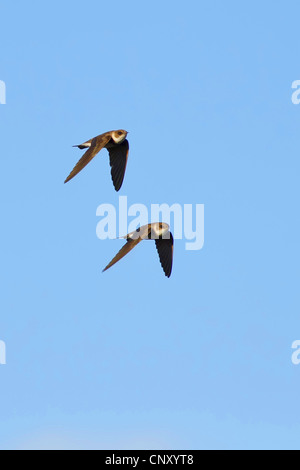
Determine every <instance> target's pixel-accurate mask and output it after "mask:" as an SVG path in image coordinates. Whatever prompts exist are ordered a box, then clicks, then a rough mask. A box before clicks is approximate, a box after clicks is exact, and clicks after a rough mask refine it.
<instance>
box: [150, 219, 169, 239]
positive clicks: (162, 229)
mask: <svg viewBox="0 0 300 470" xmlns="http://www.w3.org/2000/svg"><path fill="white" fill-rule="evenodd" d="M151 230H152V232H153V235H154V238H160V237H163V236H164V235H165V234H167V233H169V230H170V227H169V225H168V224H165V223H164V222H157V223H155V224H152V226H151Z"/></svg>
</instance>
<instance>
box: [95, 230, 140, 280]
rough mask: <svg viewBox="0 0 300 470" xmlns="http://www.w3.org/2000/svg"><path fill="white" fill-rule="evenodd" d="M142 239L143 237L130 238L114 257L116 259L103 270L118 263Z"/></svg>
mask: <svg viewBox="0 0 300 470" xmlns="http://www.w3.org/2000/svg"><path fill="white" fill-rule="evenodd" d="M141 241H142V238H137V239H132V238H129V239H128V240H127V243H126V245H124V246H123V248H121V250H120V251H119V253H118V254H117V255H116V256H115V257H114V259H113V260H112V261H111V262H110V263H109V264H108V265H107V266H106V268H105V269H103V271H102V272H104V271H107V270H108V269H109V268H111V267H112V266H113V265H114V264H116V263H117V262H118V261H120V259H122V258H124V256H126V255H127V254H128V253H129V252H130V251H131V250H133V248H134V247H135V246H137V245H138V244H139V243H140V242H141Z"/></svg>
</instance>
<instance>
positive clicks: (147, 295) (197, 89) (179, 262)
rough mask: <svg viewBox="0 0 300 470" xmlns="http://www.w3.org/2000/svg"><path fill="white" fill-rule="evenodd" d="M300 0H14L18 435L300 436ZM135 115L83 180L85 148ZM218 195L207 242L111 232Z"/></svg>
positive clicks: (4, 115)
mask: <svg viewBox="0 0 300 470" xmlns="http://www.w3.org/2000/svg"><path fill="white" fill-rule="evenodd" d="M299 13H300V6H299V2H296V1H290V2H288V3H283V2H271V1H267V0H266V1H264V2H263V3H262V2H258V1H253V2H251V4H248V5H245V4H241V2H236V1H228V2H223V1H211V2H204V1H191V0H190V1H187V2H179V1H172V2H170V1H166V2H158V1H157V0H154V1H152V2H151V3H149V4H145V3H142V2H137V1H130V0H129V1H128V2H126V4H125V3H124V2H121V1H118V0H117V1H115V2H114V3H113V4H111V3H109V2H102V1H96V0H86V1H85V2H82V1H76V0H75V1H72V2H68V1H65V2H58V1H56V0H52V1H51V2H38V1H33V0H30V1H28V2H23V1H20V0H16V1H14V2H1V5H0V16H1V29H0V39H1V64H0V80H3V81H5V83H6V87H7V104H6V105H0V135H1V155H2V171H1V176H0V179H1V184H0V209H1V220H2V225H1V226H2V230H1V234H0V238H1V246H2V254H1V267H0V282H1V286H2V289H1V292H2V295H1V299H0V311H1V315H0V340H2V341H5V343H6V348H7V364H6V365H1V366H0V448H1V449H36V448H41V449H44V448H49V449H51V448H62V449H64V448H68V449H69V448H70V449H90V448H92V449H116V448H119V449H134V448H137V449H139V448H141V449H143V448H144V449H148V448H153V449H163V448H166V449H220V448H222V449H232V448H233V449H248V448H250V449H252V448H255V449H260V448H268V449H274V448H275V449H276V448H282V449H289V448H293V449H299V448H300V445H299V442H300V409H299V386H300V366H298V367H297V366H295V365H293V364H292V362H291V355H292V349H291V345H292V343H293V341H295V340H297V339H299V338H300V316H299V312H300V302H299V274H300V273H299V265H300V263H299V261H300V256H299V255H300V251H299V229H300V225H299V203H298V201H299V170H300V165H299V126H300V106H295V105H293V104H292V101H291V96H292V88H291V86H292V82H293V81H294V80H299V79H300V70H299V41H300V39H299V22H298V18H299ZM118 128H125V129H127V130H128V131H130V134H129V137H130V157H129V163H128V170H127V173H126V178H125V182H124V185H123V187H122V189H121V191H120V193H119V194H117V193H115V191H114V190H113V186H112V184H111V180H110V175H109V169H108V168H109V166H108V157H107V154H106V151H104V152H103V153H102V154H101V156H100V155H99V156H98V158H97V159H95V161H93V162H92V163H91V164H90V165H89V167H87V168H86V169H85V171H84V172H82V173H81V174H80V175H79V176H78V177H76V179H74V180H73V181H72V182H70V183H69V184H68V185H64V184H63V181H64V179H65V178H66V176H67V175H68V174H69V172H70V170H71V169H72V168H73V165H74V164H75V163H76V161H77V159H78V158H79V155H80V152H79V151H78V150H77V149H73V148H72V145H74V144H78V143H80V142H82V141H84V140H86V139H89V138H91V137H93V136H95V135H97V134H100V133H102V132H105V131H108V130H111V129H118ZM119 195H123V196H128V202H129V204H133V203H144V204H146V205H150V204H151V203H168V204H172V203H179V204H194V205H195V204H205V245H204V248H203V250H201V251H198V252H191V251H190V252H189V251H185V241H184V240H183V241H176V244H175V252H174V255H175V256H174V270H173V275H172V277H171V279H170V280H168V279H166V278H165V277H164V275H163V272H162V270H161V268H160V266H159V263H158V259H157V255H156V254H155V248H154V246H153V244H152V243H143V244H141V245H140V246H139V247H138V248H137V249H136V251H135V252H132V253H131V254H130V256H128V258H127V259H126V260H124V261H122V262H121V263H119V264H118V265H117V266H115V267H114V268H113V269H111V270H110V271H108V272H107V273H105V274H102V273H101V271H102V269H103V267H104V266H105V265H106V264H107V263H108V262H109V261H110V259H111V258H112V257H113V256H114V254H115V253H116V252H117V250H118V249H119V248H120V246H121V245H122V242H120V241H112V240H107V241H100V240H98V239H97V237H96V225H97V222H98V219H97V217H96V209H97V207H98V206H99V204H102V203H111V204H115V205H116V206H117V204H118V197H119Z"/></svg>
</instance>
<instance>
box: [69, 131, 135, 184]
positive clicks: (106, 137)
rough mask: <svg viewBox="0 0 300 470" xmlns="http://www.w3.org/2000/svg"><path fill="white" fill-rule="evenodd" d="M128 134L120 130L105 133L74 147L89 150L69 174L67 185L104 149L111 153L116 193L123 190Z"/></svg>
mask: <svg viewBox="0 0 300 470" xmlns="http://www.w3.org/2000/svg"><path fill="white" fill-rule="evenodd" d="M127 134H128V132H127V131H124V130H123V129H120V130H118V131H110V132H105V134H101V135H98V136H97V137H94V138H93V139H90V140H87V141H86V142H84V143H83V144H81V145H74V147H78V148H80V149H88V150H87V152H85V154H84V155H83V157H82V158H81V159H80V160H79V162H78V163H77V165H76V166H75V167H74V169H73V170H72V171H71V173H70V174H69V176H68V178H67V179H66V181H65V183H67V182H68V181H70V180H71V179H72V178H74V176H76V175H77V173H79V172H80V171H81V170H82V169H83V168H84V167H85V166H86V165H87V164H88V163H89V162H90V161H91V160H92V159H93V158H94V157H95V156H96V155H97V153H99V152H100V150H102V149H103V148H106V149H107V150H108V153H109V161H110V166H111V177H112V180H113V183H114V187H115V190H116V191H119V190H120V189H121V186H122V184H123V180H124V175H125V170H126V165H127V160H128V153H129V142H128V140H127V139H126V137H127Z"/></svg>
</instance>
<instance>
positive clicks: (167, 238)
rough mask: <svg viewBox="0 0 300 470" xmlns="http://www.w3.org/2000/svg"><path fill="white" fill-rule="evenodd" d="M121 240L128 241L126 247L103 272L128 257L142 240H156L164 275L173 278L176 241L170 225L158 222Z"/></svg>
mask: <svg viewBox="0 0 300 470" xmlns="http://www.w3.org/2000/svg"><path fill="white" fill-rule="evenodd" d="M121 238H125V240H127V243H126V245H124V246H123V248H122V249H121V250H120V251H119V253H118V254H117V255H116V256H115V257H114V259H113V260H112V261H111V262H110V263H109V264H108V265H107V266H106V268H105V269H104V270H103V272H104V271H107V270H108V269H109V268H111V267H112V266H113V265H114V264H116V263H117V262H118V261H120V259H122V258H123V257H124V256H125V255H127V254H128V253H129V252H130V251H131V250H132V249H133V248H134V247H135V246H136V245H138V244H139V243H140V242H141V241H142V240H155V244H156V248H157V251H158V255H159V259H160V263H161V265H162V268H163V270H164V273H165V275H166V276H167V277H170V276H171V273H172V265H173V247H174V239H173V235H172V233H171V232H170V227H169V225H168V224H164V223H161V222H158V223H154V224H148V225H144V226H143V227H141V228H139V229H137V230H136V231H135V232H132V233H129V234H128V235H126V236H125V237H121Z"/></svg>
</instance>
